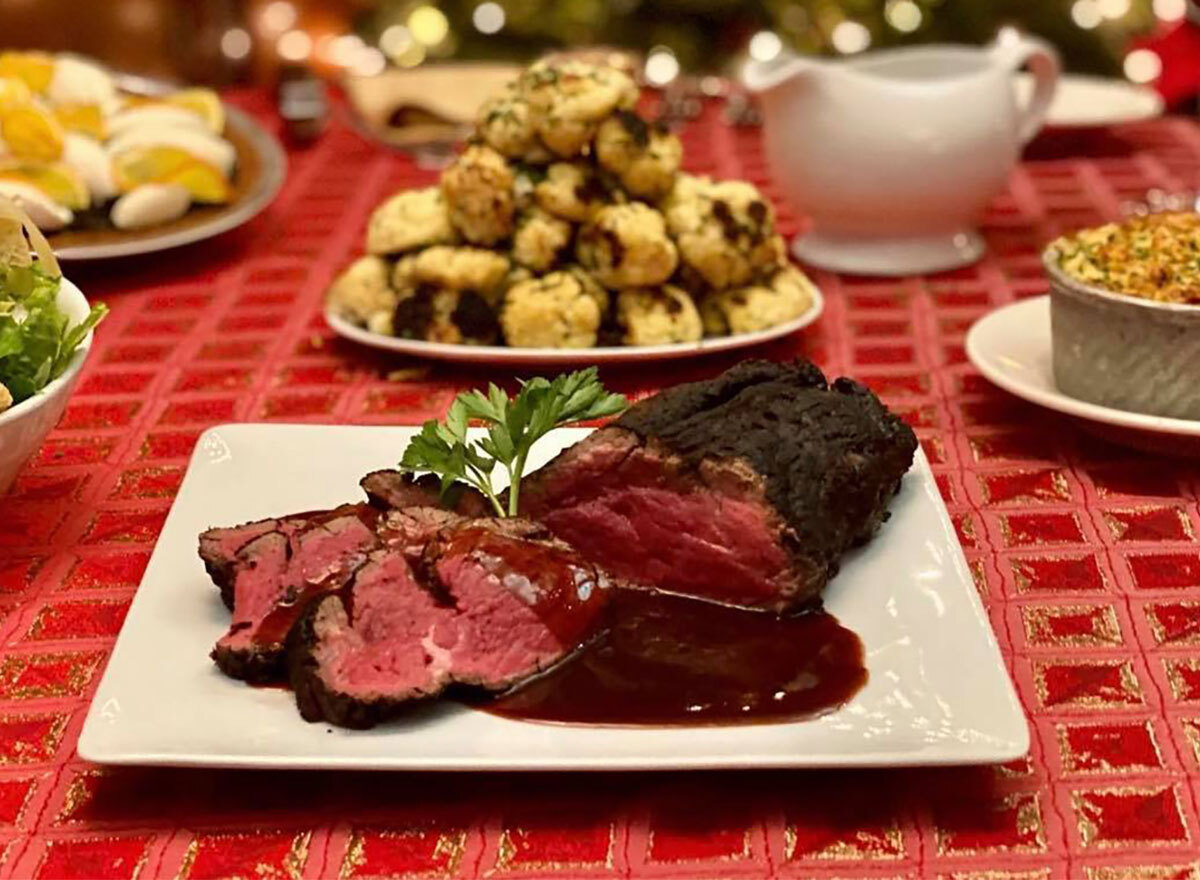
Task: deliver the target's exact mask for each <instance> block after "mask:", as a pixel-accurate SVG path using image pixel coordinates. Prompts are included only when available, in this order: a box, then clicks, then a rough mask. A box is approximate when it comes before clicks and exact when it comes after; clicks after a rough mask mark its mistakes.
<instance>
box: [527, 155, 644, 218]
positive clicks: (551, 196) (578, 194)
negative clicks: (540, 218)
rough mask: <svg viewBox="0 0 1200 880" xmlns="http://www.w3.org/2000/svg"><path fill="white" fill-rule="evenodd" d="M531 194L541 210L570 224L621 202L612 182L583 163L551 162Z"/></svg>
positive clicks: (620, 196) (620, 197)
mask: <svg viewBox="0 0 1200 880" xmlns="http://www.w3.org/2000/svg"><path fill="white" fill-rule="evenodd" d="M533 194H534V198H535V199H536V200H537V203H538V206H539V207H540V208H541V209H542V210H544V211H547V212H549V213H551V214H553V215H554V216H555V217H561V218H562V219H564V220H570V221H571V222H572V223H582V222H584V221H585V220H587V219H588V218H589V217H591V216H592V215H593V214H595V213H596V212H597V211H598V210H600V209H601V208H603V207H604V206H605V205H610V204H613V203H614V202H622V201H625V199H624V198H623V196H622V195H621V193H619V192H618V191H616V190H615V189H614V187H613V185H612V182H611V181H609V180H606V179H605V177H604V176H602V175H601V174H599V173H598V172H597V171H596V169H595V168H593V167H592V166H591V165H589V164H588V163H586V162H555V163H554V164H553V165H551V166H549V167H548V168H547V169H546V176H545V177H544V178H543V179H542V180H541V181H539V182H538V184H537V185H536V186H535V187H534V191H533Z"/></svg>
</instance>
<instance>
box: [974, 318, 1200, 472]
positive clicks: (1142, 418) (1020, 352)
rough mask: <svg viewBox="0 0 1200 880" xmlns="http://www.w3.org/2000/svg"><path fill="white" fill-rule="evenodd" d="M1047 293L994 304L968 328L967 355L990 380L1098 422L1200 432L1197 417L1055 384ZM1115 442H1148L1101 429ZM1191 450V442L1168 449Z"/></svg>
mask: <svg viewBox="0 0 1200 880" xmlns="http://www.w3.org/2000/svg"><path fill="white" fill-rule="evenodd" d="M1050 346H1051V341H1050V297H1049V296H1039V297H1037V298H1035V299H1027V300H1022V301H1021V302H1016V303H1013V304H1012V305H1009V306H1005V307H1004V308H1001V309H997V310H996V311H994V312H991V313H990V314H988V315H985V316H984V317H982V318H980V319H979V320H978V321H976V322H975V324H974V326H972V327H971V330H970V332H969V333H968V334H967V357H968V358H969V359H970V361H971V363H972V364H974V365H975V367H976V368H977V369H978V370H979V372H981V373H983V375H984V376H986V377H987V378H988V379H989V380H990V381H991V382H994V383H995V384H996V385H999V386H1000V387H1001V388H1003V389H1004V390H1005V391H1008V392H1010V393H1012V394H1015V395H1016V396H1017V397H1020V398H1023V399H1024V400H1028V401H1029V402H1030V403H1036V404H1037V405H1038V406H1044V407H1046V408H1047V409H1052V410H1055V411H1056V412H1060V413H1065V414H1066V415H1069V416H1075V417H1077V418H1080V419H1085V420H1087V421H1088V422H1091V423H1095V424H1097V425H1103V426H1109V427H1111V428H1119V429H1126V430H1132V431H1136V432H1141V433H1142V434H1143V435H1160V436H1161V437H1162V438H1164V439H1167V438H1175V439H1176V440H1177V439H1179V438H1200V421H1193V420H1191V419H1172V418H1167V417H1166V416H1151V415H1145V414H1143V413H1135V412H1126V411H1125V410H1120V409H1112V408H1110V407H1107V406H1100V405H1098V404H1095V403H1088V402H1087V401H1084V400H1079V399H1077V398H1074V397H1068V396H1067V395H1066V394H1064V393H1063V392H1061V391H1059V390H1058V387H1057V386H1056V385H1055V384H1054V369H1053V365H1052V362H1051V347H1050ZM1100 433H1101V434H1102V435H1103V436H1105V437H1106V438H1108V439H1112V440H1116V441H1118V442H1122V443H1127V444H1131V445H1134V446H1139V447H1142V448H1147V447H1149V446H1151V445H1152V444H1148V443H1146V442H1145V439H1144V438H1143V439H1142V440H1138V439H1136V438H1134V437H1131V436H1129V435H1128V434H1123V433H1113V432H1112V431H1101V432H1100ZM1185 450H1186V451H1188V452H1189V453H1190V452H1194V451H1195V450H1196V447H1195V446H1194V445H1187V446H1184V447H1180V446H1179V445H1178V444H1176V445H1174V446H1173V447H1172V448H1171V449H1170V451H1175V452H1179V451H1185Z"/></svg>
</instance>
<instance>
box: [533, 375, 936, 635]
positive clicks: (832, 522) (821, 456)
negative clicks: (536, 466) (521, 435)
mask: <svg viewBox="0 0 1200 880" xmlns="http://www.w3.org/2000/svg"><path fill="white" fill-rule="evenodd" d="M916 447H917V440H916V437H915V436H914V434H913V432H912V430H911V429H910V428H909V427H908V426H907V425H905V424H904V422H902V421H901V420H900V419H899V418H898V417H896V416H895V415H894V414H892V413H891V412H889V411H888V410H887V408H886V407H884V406H883V404H882V403H880V401H879V399H878V398H877V397H875V395H874V394H872V393H871V392H870V391H869V390H868V389H866V388H865V387H863V386H862V385H859V384H857V383H855V382H852V381H850V380H848V379H838V380H836V381H835V382H834V383H833V384H832V386H830V385H829V384H827V382H826V380H825V377H824V375H822V373H821V371H820V370H819V369H817V368H816V367H815V366H813V365H812V364H810V363H808V362H805V361H798V362H796V363H794V364H776V363H769V362H767V361H748V362H745V363H742V364H740V365H738V366H737V367H735V368H733V369H732V370H729V371H728V372H726V373H724V374H722V375H721V376H718V377H717V378H715V379H712V380H708V381H704V382H695V383H691V384H687V385H680V386H676V387H674V388H670V389H667V390H665V391H663V392H661V393H659V394H658V395H656V396H655V397H652V398H649V399H647V400H644V401H642V402H641V403H639V404H637V405H636V406H633V407H632V408H630V409H629V410H628V411H627V412H626V413H625V414H624V415H623V416H622V417H621V418H620V419H618V420H617V421H616V422H614V423H613V424H612V425H611V426H609V427H606V428H603V429H601V430H599V431H596V432H595V433H593V434H591V435H589V436H588V437H587V438H586V439H584V440H583V441H581V442H580V443H577V444H576V445H575V446H573V447H571V448H570V449H568V450H566V451H564V452H563V453H562V454H561V455H559V456H558V457H557V458H555V459H554V460H553V461H552V462H550V464H548V465H547V466H546V467H544V468H542V469H541V470H539V471H537V472H536V473H534V474H533V475H531V476H529V477H527V478H526V479H525V481H524V482H523V485H522V495H521V502H522V512H523V513H524V514H525V515H527V516H531V517H533V518H535V519H538V520H540V521H542V522H544V523H546V525H547V526H548V527H549V528H550V530H551V531H552V532H554V534H555V535H557V536H558V537H559V538H561V539H562V540H564V541H566V542H567V543H569V544H571V545H572V546H574V547H575V548H576V549H577V550H579V551H580V552H581V553H582V554H583V555H584V556H585V557H587V558H589V559H593V560H595V561H596V562H597V563H599V564H601V565H603V566H604V567H605V568H606V569H608V570H609V571H610V572H612V574H613V575H615V576H617V577H621V578H626V579H629V580H631V581H636V582H641V583H643V584H647V585H649V586H653V587H658V588H661V589H665V590H669V591H672V592H678V593H684V594H689V595H696V596H701V597H705V598H709V599H714V600H718V601H722V602H728V603H731V604H737V605H746V606H751V607H759V608H764V609H772V610H777V611H782V610H788V609H795V608H799V607H803V606H804V605H806V604H808V603H811V602H813V601H815V600H816V599H817V598H818V596H819V595H820V591H821V590H822V589H823V588H824V586H825V584H826V583H827V582H828V580H829V578H830V577H831V576H832V575H833V574H835V573H836V571H837V566H838V561H839V559H840V557H841V556H842V554H843V553H845V552H846V551H847V550H848V549H850V548H851V547H853V546H855V545H856V544H859V543H862V542H863V541H866V540H867V539H868V538H869V537H870V536H871V535H872V533H873V532H874V531H875V529H876V528H878V526H879V524H880V523H881V522H882V521H883V520H884V519H885V518H886V517H887V504H888V502H889V500H890V499H891V497H892V496H893V495H894V494H895V493H896V491H897V490H898V489H899V486H900V480H901V477H903V475H904V473H905V472H906V471H907V470H908V468H909V467H910V466H911V465H912V460H913V454H914V452H915V450H916Z"/></svg>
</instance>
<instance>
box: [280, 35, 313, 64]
mask: <svg viewBox="0 0 1200 880" xmlns="http://www.w3.org/2000/svg"><path fill="white" fill-rule="evenodd" d="M312 49H313V41H312V37H310V36H309V35H308V34H307V33H305V32H304V31H300V30H292V31H288V32H287V33H285V34H283V36H281V37H280V38H279V40H278V42H276V43H275V51H276V52H278V53H279V57H280V58H282V59H284V60H285V61H304V60H305V59H306V58H308V56H309V55H311V54H312Z"/></svg>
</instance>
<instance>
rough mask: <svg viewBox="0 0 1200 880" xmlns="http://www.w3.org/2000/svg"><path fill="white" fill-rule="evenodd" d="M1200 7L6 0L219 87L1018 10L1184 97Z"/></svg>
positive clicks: (3, 7)
mask: <svg viewBox="0 0 1200 880" xmlns="http://www.w3.org/2000/svg"><path fill="white" fill-rule="evenodd" d="M1198 12H1200V7H1198V6H1197V5H1196V0H886V2H884V0H482V2H481V0H441V2H439V0H105V2H102V3H87V4H83V3H80V2H78V0H0V34H3V35H4V38H3V40H2V42H3V43H4V44H5V46H6V47H11V48H39V49H67V50H73V51H77V52H81V53H86V54H88V55H93V56H95V57H97V58H100V59H101V60H103V61H105V62H107V63H109V64H111V65H113V66H115V67H118V68H121V69H125V70H129V71H133V72H141V73H148V74H154V75H159V76H170V77H174V78H177V79H180V80H187V81H192V82H199V83H208V84H213V85H226V84H231V83H250V82H271V81H272V80H273V79H274V78H276V77H277V76H278V72H279V70H280V68H281V67H282V66H290V65H301V66H306V67H310V68H312V69H313V70H314V71H315V72H317V73H319V74H321V75H325V76H335V75H338V74H341V73H343V72H352V73H356V74H373V73H376V72H379V71H382V70H383V69H385V68H387V67H389V66H393V67H398V68H415V67H420V66H422V65H428V64H430V63H432V62H435V61H438V60H442V59H451V58H453V59H515V60H524V59H528V58H530V57H532V56H535V55H537V54H540V53H541V52H542V51H544V50H546V49H552V48H555V47H563V46H577V45H582V44H609V45H618V46H622V47H628V48H632V49H638V50H642V51H643V52H646V53H648V58H649V60H650V64H649V66H648V67H647V71H646V72H647V78H648V79H650V80H651V83H652V84H653V83H654V80H655V79H657V80H659V81H660V82H662V83H665V82H667V81H669V80H670V79H672V78H674V77H676V76H678V75H679V74H680V73H687V72H696V73H707V72H721V71H722V70H723V69H725V68H727V67H728V65H730V64H731V63H733V62H734V61H735V60H736V59H737V58H738V57H739V56H742V55H743V54H744V53H745V52H746V51H747V50H748V51H749V52H750V53H751V54H753V55H755V56H757V57H771V56H772V55H774V54H776V53H778V52H779V51H781V50H782V49H783V48H784V47H786V46H790V47H794V48H797V49H799V50H802V51H808V52H818V53H824V54H831V55H833V54H839V53H840V54H852V53H856V52H861V51H865V50H867V49H871V48H878V47H885V46H893V45H899V44H906V43H916V42H926V41H960V42H971V43H981V42H985V41H987V40H989V39H990V38H991V37H992V36H993V35H994V34H995V33H996V31H997V30H998V28H1000V27H1001V26H1003V25H1005V24H1015V25H1017V26H1019V27H1021V28H1023V29H1025V30H1028V31H1030V32H1032V33H1035V34H1039V35H1041V36H1043V37H1045V38H1046V39H1048V40H1050V41H1051V42H1052V43H1054V44H1055V46H1057V47H1058V49H1059V51H1060V52H1061V53H1062V55H1063V57H1064V59H1065V62H1066V66H1067V68H1068V70H1072V71H1076V72H1081V73H1095V74H1104V75H1111V76H1123V77H1126V78H1128V79H1130V80H1132V81H1134V82H1139V83H1147V84H1152V85H1156V86H1157V87H1158V88H1159V90H1160V91H1162V92H1163V93H1164V96H1165V97H1166V98H1167V100H1168V104H1169V105H1173V106H1178V105H1180V104H1186V103H1187V102H1191V101H1194V93H1195V92H1196V91H1200V36H1198V34H1200V14H1198ZM1189 15H1190V16H1191V17H1192V19H1193V21H1192V22H1189V21H1188V17H1189Z"/></svg>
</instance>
